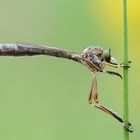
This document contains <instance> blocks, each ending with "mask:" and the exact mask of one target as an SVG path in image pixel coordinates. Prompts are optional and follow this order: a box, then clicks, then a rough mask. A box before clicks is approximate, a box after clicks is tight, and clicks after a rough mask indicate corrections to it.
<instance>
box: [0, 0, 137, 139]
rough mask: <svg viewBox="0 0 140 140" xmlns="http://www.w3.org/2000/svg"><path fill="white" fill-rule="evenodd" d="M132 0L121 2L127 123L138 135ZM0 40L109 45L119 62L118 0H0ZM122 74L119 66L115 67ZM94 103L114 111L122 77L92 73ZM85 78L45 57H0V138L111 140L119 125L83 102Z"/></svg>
mask: <svg viewBox="0 0 140 140" xmlns="http://www.w3.org/2000/svg"><path fill="white" fill-rule="evenodd" d="M139 7H140V1H139V0H128V14H129V15H128V25H129V28H128V29H129V59H130V60H131V61H132V65H131V69H130V70H129V74H130V76H129V91H130V92H129V95H130V96H129V97H130V98H129V99H130V121H131V123H132V124H133V125H134V128H135V132H134V133H133V134H130V139H132V140H137V139H139V137H140V133H139V130H140V123H139V121H140V111H139V109H138V108H139V106H140V101H139V98H140V95H139V93H140V90H139V89H138V86H139V71H140V63H139V51H140V48H139V46H140V41H139V36H140V26H139V25H140V8H139ZM0 34H1V37H0V42H1V43H15V42H17V41H21V42H30V43H34V44H44V45H45V44H46V45H49V46H52V47H58V48H66V49H68V50H72V51H80V52H81V51H83V49H84V48H86V47H87V46H89V45H91V44H95V45H99V46H101V47H102V48H104V49H105V48H111V50H112V55H113V56H114V57H115V58H117V59H118V61H119V62H122V60H123V48H122V0H69V1H68V0H39V1H35V0H11V1H9V0H0ZM117 71H118V72H120V73H122V70H117ZM97 78H98V85H99V92H100V102H101V103H102V104H103V105H106V106H107V107H109V108H112V109H113V110H114V111H116V112H118V113H120V114H121V115H122V106H123V103H122V101H123V99H122V97H123V93H122V81H121V80H120V79H119V78H117V77H111V76H109V75H106V74H101V73H99V74H98V76H97ZM91 82H92V76H91V73H90V72H89V70H88V69H87V68H86V67H84V66H82V65H80V64H78V63H75V62H72V61H68V60H64V59H57V58H54V57H49V56H38V57H23V58H14V57H1V58H0V139H1V140H89V139H90V140H92V139H96V140H112V139H113V140H118V139H122V134H123V133H122V126H121V125H120V124H119V123H118V122H117V121H116V120H114V119H113V118H111V117H109V116H108V115H106V114H104V113H102V112H101V111H99V110H97V109H96V108H93V107H91V106H89V105H88V100H87V99H88V94H89V91H90V87H91Z"/></svg>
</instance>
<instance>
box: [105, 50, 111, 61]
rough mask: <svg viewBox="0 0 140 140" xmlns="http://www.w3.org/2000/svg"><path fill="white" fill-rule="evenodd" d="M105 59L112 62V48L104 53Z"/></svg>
mask: <svg viewBox="0 0 140 140" xmlns="http://www.w3.org/2000/svg"><path fill="white" fill-rule="evenodd" d="M103 56H104V59H105V61H106V62H108V63H110V61H111V53H110V49H109V50H105V51H104V53H103Z"/></svg>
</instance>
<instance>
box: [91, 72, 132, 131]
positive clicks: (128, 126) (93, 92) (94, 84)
mask: <svg viewBox="0 0 140 140" xmlns="http://www.w3.org/2000/svg"><path fill="white" fill-rule="evenodd" d="M93 78H94V79H93V82H92V87H91V91H90V94H89V104H92V103H93V99H94V102H95V107H96V108H98V109H100V110H102V111H103V112H105V113H107V114H109V115H111V116H112V117H114V118H115V119H116V120H118V121H119V122H120V123H121V124H122V126H123V127H124V128H125V129H126V130H127V131H129V132H133V127H132V126H131V124H130V123H128V124H125V122H124V120H123V118H122V117H120V116H119V115H118V114H117V113H116V112H113V111H112V110H110V109H108V108H106V107H104V106H103V105H101V104H99V100H98V87H97V79H96V75H95V73H93Z"/></svg>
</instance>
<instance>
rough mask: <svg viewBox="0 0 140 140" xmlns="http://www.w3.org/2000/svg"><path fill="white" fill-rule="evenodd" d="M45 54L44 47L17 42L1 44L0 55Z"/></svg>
mask: <svg viewBox="0 0 140 140" xmlns="http://www.w3.org/2000/svg"><path fill="white" fill-rule="evenodd" d="M39 54H44V49H43V48H34V47H23V46H20V45H17V44H0V55H3V56H25V55H29V56H31V55H39Z"/></svg>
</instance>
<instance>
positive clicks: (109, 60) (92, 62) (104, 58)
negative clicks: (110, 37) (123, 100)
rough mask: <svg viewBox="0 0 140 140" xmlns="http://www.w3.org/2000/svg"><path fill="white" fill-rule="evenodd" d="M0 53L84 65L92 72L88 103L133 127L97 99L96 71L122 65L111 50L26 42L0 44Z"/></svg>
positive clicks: (128, 126) (129, 129)
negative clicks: (71, 49) (74, 50)
mask: <svg viewBox="0 0 140 140" xmlns="http://www.w3.org/2000/svg"><path fill="white" fill-rule="evenodd" d="M0 55H2V56H27V55H28V56H32V55H50V56H55V57H61V58H66V59H71V60H74V61H76V62H79V63H82V64H84V65H86V66H87V67H88V68H89V69H90V71H91V72H92V74H93V82H92V86H91V91H90V94H89V97H88V101H89V104H93V101H94V102H95V107H96V108H98V109H100V110H102V111H103V112H105V113H107V114H109V115H111V116H113V117H114V118H115V119H117V120H118V121H119V122H120V123H121V124H122V125H123V127H124V128H125V129H126V130H127V131H129V132H133V127H132V126H131V124H130V123H128V124H125V121H124V120H123V118H121V117H120V116H119V115H118V114H117V113H116V112H113V111H112V110H110V109H108V108H106V107H104V106H103V105H101V104H99V99H98V87H97V79H96V73H97V72H102V73H103V72H104V68H105V66H106V65H109V66H111V67H114V68H119V67H124V66H123V64H118V63H117V62H116V61H115V59H114V58H113V57H111V50H110V49H109V50H103V49H102V48H100V47H95V46H90V47H88V48H87V49H85V50H84V51H83V52H82V53H78V52H70V51H67V50H63V49H58V48H50V47H48V46H42V45H33V44H28V43H16V44H0ZM106 73H108V74H112V75H116V76H119V77H120V78H122V76H121V75H120V74H119V73H116V72H113V71H106Z"/></svg>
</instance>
